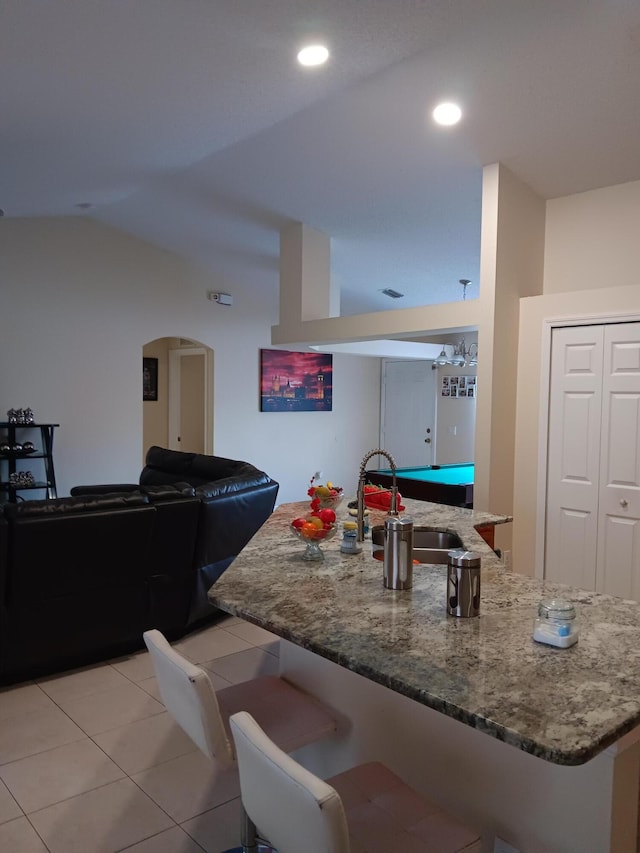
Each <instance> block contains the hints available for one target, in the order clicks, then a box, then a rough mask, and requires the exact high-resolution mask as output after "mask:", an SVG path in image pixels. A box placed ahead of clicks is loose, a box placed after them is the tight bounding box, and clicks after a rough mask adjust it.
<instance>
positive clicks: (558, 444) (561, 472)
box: [532, 326, 603, 589]
mask: <svg viewBox="0 0 640 853" xmlns="http://www.w3.org/2000/svg"><path fill="white" fill-rule="evenodd" d="M602 346H603V327H602V326H576V327H571V328H558V329H554V330H553V334H552V350H551V387H550V400H549V403H550V405H549V442H548V470H547V516H546V548H545V577H546V578H548V579H549V580H555V581H561V582H562V583H568V584H571V585H573V586H578V587H583V588H586V589H595V585H596V554H597V542H598V483H599V467H600V419H601V408H602ZM532 488H533V484H532Z"/></svg>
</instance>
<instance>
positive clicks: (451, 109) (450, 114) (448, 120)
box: [433, 102, 462, 125]
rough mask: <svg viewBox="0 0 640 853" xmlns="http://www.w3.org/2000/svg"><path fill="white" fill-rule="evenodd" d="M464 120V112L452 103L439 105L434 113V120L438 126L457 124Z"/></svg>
mask: <svg viewBox="0 0 640 853" xmlns="http://www.w3.org/2000/svg"><path fill="white" fill-rule="evenodd" d="M461 118H462V110H461V109H460V107H459V106H458V105H457V104H452V103H451V102H448V103H444V104H438V106H437V107H436V108H435V110H434V111H433V119H434V121H436V122H437V123H438V124H445V125H451V124H457V123H458V122H459V121H460V119H461Z"/></svg>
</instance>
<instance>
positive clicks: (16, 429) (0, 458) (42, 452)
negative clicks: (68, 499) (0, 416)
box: [0, 421, 60, 503]
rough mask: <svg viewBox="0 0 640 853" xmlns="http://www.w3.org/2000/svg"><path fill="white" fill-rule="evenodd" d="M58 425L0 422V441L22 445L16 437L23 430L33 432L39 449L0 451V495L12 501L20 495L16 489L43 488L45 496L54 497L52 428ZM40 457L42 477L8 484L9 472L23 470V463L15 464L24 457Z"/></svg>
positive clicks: (19, 498)
mask: <svg viewBox="0 0 640 853" xmlns="http://www.w3.org/2000/svg"><path fill="white" fill-rule="evenodd" d="M57 426H60V424H15V423H9V422H8V421H2V422H0V439H2V441H1V442H0V443H2V444H4V443H5V442H6V444H8V445H9V446H10V447H13V446H14V445H15V444H16V443H20V444H22V441H21V440H20V437H21V436H22V433H23V432H25V431H29V430H31V431H37V432H39V433H40V443H41V446H40V448H37V447H36V449H35V450H34V451H26V450H7V451H2V452H0V498H1V499H2V500H4V501H7V502H9V503H15V502H16V501H17V500H22V499H23V498H22V497H21V496H19V495H18V492H28V491H44V492H46V497H47V498H55V497H57V494H58V493H57V490H56V475H55V471H54V468H53V431H54V429H55V428H56V427H57ZM25 459H26V460H31V459H41V460H42V469H43V472H44V480H36V482H34V483H31V484H30V485H25V484H23V483H19V484H16V483H11V482H10V478H11V475H12V474H16V473H17V472H18V471H21V470H24V465H22V464H19V463H22V462H23V461H24V460H25Z"/></svg>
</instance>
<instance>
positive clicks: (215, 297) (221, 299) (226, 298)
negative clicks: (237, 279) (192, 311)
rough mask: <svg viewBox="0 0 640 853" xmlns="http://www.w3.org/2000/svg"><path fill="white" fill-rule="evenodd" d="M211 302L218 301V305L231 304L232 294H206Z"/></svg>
mask: <svg viewBox="0 0 640 853" xmlns="http://www.w3.org/2000/svg"><path fill="white" fill-rule="evenodd" d="M207 295H208V297H209V299H210V300H211V301H212V302H218V303H219V304H220V305H233V296H231V295H230V294H229V293H213V292H210V293H208V294H207Z"/></svg>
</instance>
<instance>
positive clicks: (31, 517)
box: [0, 447, 278, 684]
mask: <svg viewBox="0 0 640 853" xmlns="http://www.w3.org/2000/svg"><path fill="white" fill-rule="evenodd" d="M277 492H278V483H276V482H275V481H274V480H272V479H271V478H270V477H269V476H268V475H267V474H265V473H264V472H263V471H259V470H258V469H257V468H255V467H254V466H253V465H250V464H249V463H247V462H241V461H237V460H232V459H225V458H223V457H216V456H203V455H199V454H193V453H181V452H179V451H171V450H166V449H164V448H160V447H152V448H150V450H149V452H148V453H147V457H146V464H145V467H144V469H143V470H142V473H141V475H140V482H139V483H137V484H102V485H93V486H77V487H75V488H74V489H72V490H71V497H68V498H57V499H54V500H48V501H39V500H38V501H23V502H20V503H16V504H5V505H4V506H3V507H1V508H0V683H3V684H8V683H13V682H16V681H20V680H23V679H26V678H33V677H36V676H38V675H43V674H47V673H52V672H58V671H61V670H64V669H68V668H70V667H76V666H81V665H84V664H87V663H91V662H95V661H97V660H102V659H105V658H108V657H114V656H117V655H120V654H125V653H128V652H131V651H134V650H135V649H138V648H142V645H143V643H142V632H143V631H145V630H147V629H148V628H158V629H159V630H161V631H162V632H163V633H164V634H166V635H167V636H168V637H170V638H172V639H175V638H178V637H180V636H183V635H184V634H186V633H188V632H189V631H190V630H192V629H194V628H195V627H197V626H199V625H201V624H203V623H204V622H206V621H209V620H212V619H215V618H216V617H217V616H218V615H219V611H217V610H216V609H215V608H214V607H212V606H211V605H210V604H209V601H208V598H207V592H208V590H209V588H210V587H211V586H212V584H213V583H214V582H215V581H216V580H217V578H218V577H219V576H220V575H221V574H222V572H223V571H224V570H225V569H226V568H227V567H228V566H229V564H230V563H231V562H232V560H233V558H234V557H235V556H236V555H237V554H238V553H239V552H240V551H241V550H242V548H243V547H244V545H245V544H246V543H247V542H248V541H249V539H250V538H251V537H252V536H253V534H254V533H255V532H256V531H257V530H258V529H259V528H260V527H261V525H262V524H263V523H264V522H265V521H266V519H267V518H268V517H269V515H270V514H271V512H272V511H273V507H274V505H275V500H276V496H277Z"/></svg>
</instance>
